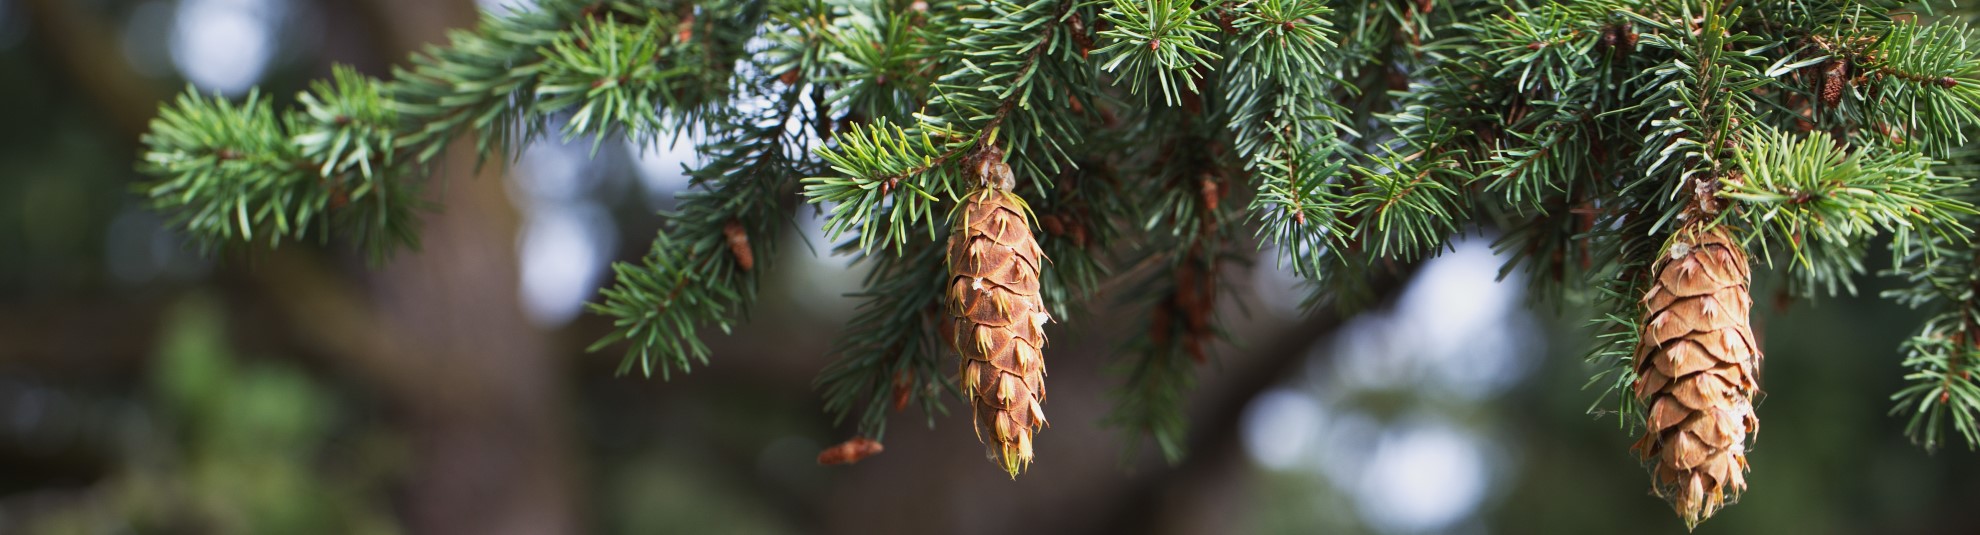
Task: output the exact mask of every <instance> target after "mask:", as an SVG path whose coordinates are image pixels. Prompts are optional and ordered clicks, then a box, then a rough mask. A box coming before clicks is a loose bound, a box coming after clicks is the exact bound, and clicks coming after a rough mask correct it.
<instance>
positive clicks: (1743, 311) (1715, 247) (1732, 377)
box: [1633, 227, 1761, 526]
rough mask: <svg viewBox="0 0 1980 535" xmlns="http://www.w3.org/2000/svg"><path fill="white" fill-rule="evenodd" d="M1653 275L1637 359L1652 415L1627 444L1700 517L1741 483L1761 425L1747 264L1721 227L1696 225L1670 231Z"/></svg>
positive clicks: (1662, 492)
mask: <svg viewBox="0 0 1980 535" xmlns="http://www.w3.org/2000/svg"><path fill="white" fill-rule="evenodd" d="M1651 277H1652V280H1651V281H1650V288H1649V290H1647V291H1645V292H1644V294H1643V304H1644V315H1643V324H1642V328H1643V330H1642V338H1641V340H1640V341H1639V342H1638V346H1637V349H1636V361H1635V362H1636V372H1637V380H1636V385H1635V390H1636V392H1635V393H1636V398H1637V399H1638V400H1640V401H1642V402H1643V406H1644V407H1646V408H1648V410H1649V414H1648V417H1647V419H1646V425H1647V428H1646V429H1645V430H1644V434H1643V438H1642V439H1641V440H1638V441H1637V442H1636V445H1635V447H1634V448H1633V449H1634V450H1635V451H1637V452H1638V453H1640V454H1641V455H1643V458H1644V460H1646V461H1648V462H1649V463H1650V472H1651V474H1652V475H1651V477H1652V483H1653V485H1654V486H1655V488H1656V491H1657V494H1658V495H1659V496H1662V497H1663V498H1664V499H1666V500H1670V502H1671V506H1672V507H1673V508H1675V509H1677V512H1678V515H1680V516H1683V517H1684V521H1685V524H1686V525H1687V526H1697V525H1698V523H1699V522H1702V521H1704V520H1705V519H1706V518H1710V517H1711V516H1712V514H1713V513H1715V512H1718V510H1719V508H1720V507H1722V506H1724V505H1725V504H1726V503H1727V502H1728V501H1732V500H1737V499H1738V498H1739V493H1740V492H1741V491H1743V490H1745V489H1746V469H1747V466H1746V443H1747V440H1748V439H1750V438H1752V436H1753V435H1754V433H1756V432H1758V431H1759V426H1760V421H1759V419H1758V418H1756V417H1755V416H1754V414H1753V402H1752V399H1753V395H1754V394H1755V393H1756V392H1758V391H1759V383H1758V381H1757V379H1758V375H1757V373H1758V372H1759V368H1760V358H1761V356H1760V346H1759V343H1758V342H1757V341H1756V340H1755V339H1754V336H1753V327H1752V323H1751V322H1750V321H1749V320H1748V318H1747V310H1748V309H1749V308H1752V306H1753V298H1752V296H1751V295H1750V294H1749V293H1748V290H1747V281H1748V280H1750V279H1751V278H1752V273H1751V272H1750V271H1749V268H1748V266H1747V260H1746V252H1745V251H1743V250H1741V249H1740V246H1739V244H1738V243H1736V242H1734V241H1733V238H1732V237H1731V236H1730V235H1728V234H1727V233H1726V231H1725V230H1724V229H1723V228H1713V229H1709V230H1699V229H1696V228H1695V227H1694V228H1691V229H1686V230H1681V231H1679V232H1678V235H1677V236H1676V237H1674V238H1672V240H1671V245H1670V247H1669V248H1668V249H1667V250H1665V251H1664V254H1663V255H1661V256H1659V257H1658V259H1657V261H1656V262H1655V264H1654V265H1653V266H1652V267H1651Z"/></svg>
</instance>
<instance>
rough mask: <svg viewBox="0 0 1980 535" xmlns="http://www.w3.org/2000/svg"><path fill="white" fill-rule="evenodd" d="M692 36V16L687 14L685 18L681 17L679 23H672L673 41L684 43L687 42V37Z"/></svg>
mask: <svg viewBox="0 0 1980 535" xmlns="http://www.w3.org/2000/svg"><path fill="white" fill-rule="evenodd" d="M693 38H694V16H693V15H689V16H688V17H687V18H685V19H681V23H680V24H676V25H674V42H676V43H685V42H688V40H689V39H693Z"/></svg>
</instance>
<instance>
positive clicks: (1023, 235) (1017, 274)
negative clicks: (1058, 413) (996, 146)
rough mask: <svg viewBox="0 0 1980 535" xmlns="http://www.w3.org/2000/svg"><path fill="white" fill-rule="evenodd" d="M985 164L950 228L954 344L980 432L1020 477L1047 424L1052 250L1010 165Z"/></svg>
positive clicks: (979, 437)
mask: <svg viewBox="0 0 1980 535" xmlns="http://www.w3.org/2000/svg"><path fill="white" fill-rule="evenodd" d="M984 165H985V167H987V168H988V169H987V172H985V173H983V174H984V175H985V176H986V177H987V178H991V180H986V181H985V182H986V183H988V184H990V186H989V187H984V188H982V189H979V190H977V191H976V192H973V193H970V194H969V196H968V198H966V199H965V200H964V205H963V208H962V211H961V212H960V213H959V214H958V219H957V220H956V227H955V229H954V230H953V231H952V232H951V233H950V235H949V273H950V276H951V278H950V283H949V293H948V301H949V315H950V321H951V324H950V326H951V327H952V330H951V335H950V336H951V338H950V344H951V345H953V346H954V347H955V349H956V353H957V354H959V355H961V356H962V385H963V388H962V390H963V392H964V393H965V394H966V395H967V396H968V397H969V401H970V409H971V411H972V412H973V413H974V416H975V424H976V437H977V440H980V441H981V440H984V436H983V435H984V431H985V430H986V429H987V430H989V432H990V438H992V439H994V443H991V442H986V444H989V445H990V447H991V452H990V453H991V457H992V458H993V460H996V461H999V462H1000V463H1001V464H1002V465H1003V467H1004V470H1005V471H1007V472H1010V474H1011V477H1017V474H1018V472H1021V471H1023V470H1024V467H1025V466H1027V465H1029V464H1030V463H1031V441H1032V435H1034V434H1035V433H1037V431H1038V429H1039V428H1040V427H1042V426H1044V425H1046V422H1045V411H1044V409H1043V408H1042V407H1041V404H1042V403H1044V401H1045V357H1044V353H1043V351H1042V350H1043V349H1044V347H1045V331H1044V326H1045V323H1046V322H1047V321H1050V320H1051V315H1050V314H1048V313H1046V311H1045V301H1044V299H1043V298H1041V297H1040V296H1039V293H1038V270H1039V267H1040V266H1041V262H1042V261H1043V260H1044V252H1043V251H1041V250H1040V249H1039V248H1038V242H1037V241H1035V240H1033V239H1032V235H1031V227H1030V225H1028V224H1027V223H1026V220H1025V213H1026V212H1027V209H1026V208H1025V204H1024V200H1023V199H1020V198H1018V196H1017V195H1014V194H1012V193H1010V191H1008V188H1009V187H1010V184H1009V183H1010V180H1009V178H1008V177H1009V175H1010V168H1009V167H1008V166H1005V165H1004V164H1003V163H1001V162H996V161H994V160H993V161H990V162H988V163H986V164H984ZM999 176H1001V177H1003V179H1002V180H995V178H997V177H999Z"/></svg>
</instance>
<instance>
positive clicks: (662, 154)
mask: <svg viewBox="0 0 1980 535" xmlns="http://www.w3.org/2000/svg"><path fill="white" fill-rule="evenodd" d="M699 139H700V137H699V136H694V135H683V136H678V137H676V136H657V137H655V138H654V139H652V140H651V141H648V142H646V143H644V144H642V143H640V142H638V141H636V140H632V139H627V140H626V149H627V151H629V152H631V153H632V155H633V168H634V169H636V170H638V171H639V183H640V185H642V186H645V188H646V197H647V200H648V201H649V202H650V203H651V204H653V205H654V206H656V207H660V206H669V205H671V204H673V203H672V199H673V198H674V195H676V194H679V193H680V192H681V190H682V189H686V188H687V185H688V176H687V171H686V167H685V166H686V165H689V164H698V163H699V162H697V161H696V159H697V156H696V154H695V153H694V143H695V141H696V140H699Z"/></svg>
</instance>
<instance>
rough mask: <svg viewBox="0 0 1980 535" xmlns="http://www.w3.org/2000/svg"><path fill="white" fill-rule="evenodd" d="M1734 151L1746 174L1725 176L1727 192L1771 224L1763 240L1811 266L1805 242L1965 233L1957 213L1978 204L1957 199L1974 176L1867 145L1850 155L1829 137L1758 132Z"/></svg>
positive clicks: (1750, 218) (1745, 214)
mask: <svg viewBox="0 0 1980 535" xmlns="http://www.w3.org/2000/svg"><path fill="white" fill-rule="evenodd" d="M1740 144H1741V145H1742V146H1743V147H1744V150H1741V151H1739V152H1738V153H1737V154H1735V155H1734V157H1733V159H1734V165H1735V166H1736V167H1737V168H1738V169H1740V170H1741V171H1742V174H1741V175H1739V176H1738V177H1737V178H1736V179H1735V178H1733V177H1728V178H1725V179H1722V186H1721V187H1722V188H1724V189H1722V190H1720V192H1719V195H1720V196H1722V197H1726V198H1730V199H1736V200H1738V201H1740V202H1741V203H1742V204H1744V205H1746V206H1747V207H1748V209H1747V210H1744V211H1741V212H1740V214H1739V216H1740V217H1741V218H1742V219H1744V220H1745V221H1746V223H1747V225H1746V226H1748V227H1754V228H1759V227H1763V226H1764V227H1766V229H1767V230H1768V231H1767V232H1762V233H1759V234H1757V236H1759V237H1760V238H1761V239H1762V240H1767V239H1774V240H1780V241H1783V242H1787V244H1788V245H1789V247H1791V248H1793V249H1794V250H1795V256H1796V258H1795V259H1796V260H1797V261H1798V263H1799V264H1801V265H1802V266H1803V267H1811V266H1813V265H1814V257H1813V256H1810V255H1807V254H1804V253H1803V251H1802V248H1801V247H1800V246H1799V244H1803V243H1811V244H1821V245H1822V246H1827V247H1847V246H1849V245H1850V244H1851V243H1854V242H1857V241H1860V240H1865V239H1868V238H1869V237H1870V236H1874V235H1876V234H1877V233H1878V232H1879V231H1885V232H1890V231H1913V232H1927V233H1931V234H1935V235H1939V236H1941V237H1943V236H1946V235H1949V234H1952V233H1965V232H1967V229H1966V228H1965V227H1963V226H1960V224H1959V223H1958V221H1956V220H1955V219H1954V218H1955V217H1957V216H1959V215H1961V214H1972V213H1974V211H1973V206H1972V205H1970V204H1967V203H1966V202H1964V201H1961V200H1959V199H1957V198H1954V195H1957V194H1959V192H1961V191H1964V190H1965V189H1967V188H1968V187H1969V186H1971V183H1972V181H1971V180H1970V179H1963V178H1955V177H1945V176H1940V175H1939V174H1938V173H1936V172H1935V171H1934V162H1933V161H1932V159H1931V158H1929V157H1927V156H1925V155H1923V154H1919V153H1915V152H1892V151H1887V150H1884V149H1881V148H1879V147H1874V146H1873V147H1866V148H1863V149H1859V150H1858V151H1856V152H1853V153H1852V152H1848V151H1846V150H1845V149H1844V148H1842V147H1840V146H1838V145H1837V144H1836V143H1835V141H1834V140H1833V139H1831V138H1830V137H1829V136H1828V134H1826V133H1823V132H1813V133H1810V134H1809V135H1808V136H1807V137H1804V138H1801V139H1796V138H1795V136H1792V135H1789V134H1787V133H1783V132H1768V131H1766V130H1765V129H1753V130H1750V131H1749V132H1748V133H1747V134H1746V135H1745V136H1744V138H1743V139H1742V140H1741V142H1740Z"/></svg>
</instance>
